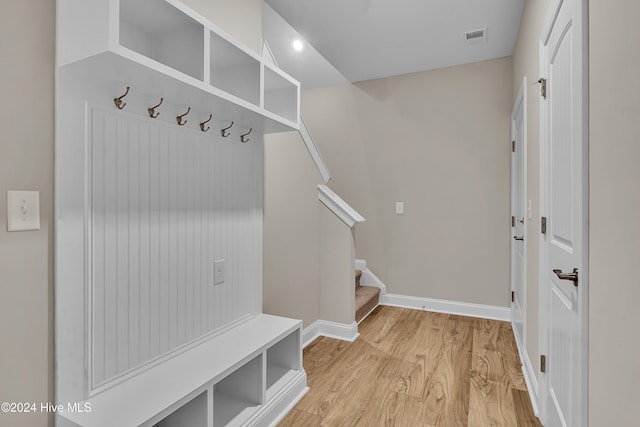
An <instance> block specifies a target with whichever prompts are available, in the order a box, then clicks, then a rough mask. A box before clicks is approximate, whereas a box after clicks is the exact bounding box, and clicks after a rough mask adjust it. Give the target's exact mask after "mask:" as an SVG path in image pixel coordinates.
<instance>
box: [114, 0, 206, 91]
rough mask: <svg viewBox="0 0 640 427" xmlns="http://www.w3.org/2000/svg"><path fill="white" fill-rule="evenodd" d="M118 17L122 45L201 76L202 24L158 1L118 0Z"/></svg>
mask: <svg viewBox="0 0 640 427" xmlns="http://www.w3.org/2000/svg"><path fill="white" fill-rule="evenodd" d="M119 18H120V21H119V24H120V25H119V26H120V33H119V35H120V45H121V46H124V47H127V48H129V49H131V50H133V51H136V52H138V53H139V54H141V55H144V56H146V57H148V58H151V59H153V60H155V61H158V62H160V63H161V64H165V65H167V66H169V67H171V68H173V69H176V70H178V71H181V72H183V73H185V74H188V75H190V76H191V77H194V78H196V79H198V80H202V79H203V77H204V56H203V54H202V53H203V49H204V25H202V24H201V23H199V22H198V21H196V20H194V19H192V18H190V17H189V16H187V15H186V14H185V13H183V12H181V11H180V10H178V9H176V8H175V7H173V6H172V5H170V4H169V3H165V2H164V1H158V0H121V1H120V15H119Z"/></svg>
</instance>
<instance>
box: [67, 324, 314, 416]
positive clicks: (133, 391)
mask: <svg viewBox="0 0 640 427" xmlns="http://www.w3.org/2000/svg"><path fill="white" fill-rule="evenodd" d="M301 328H302V322H301V321H299V320H293V319H287V318H283V317H277V316H270V315H267V314H260V315H257V316H255V317H254V318H253V319H251V320H249V321H247V322H245V323H243V324H241V325H239V326H237V327H235V328H233V329H231V330H229V331H228V332H225V333H223V334H221V335H218V336H216V337H214V338H212V339H211V340H209V341H206V342H204V343H202V344H200V345H198V346H197V347H195V348H193V349H191V350H188V351H186V352H184V353H181V354H179V355H177V356H176V357H174V358H172V359H169V360H168V361H166V362H164V363H162V364H160V365H157V366H155V367H153V368H151V369H148V370H146V371H144V372H141V373H140V374H139V375H136V376H135V377H133V378H130V379H129V380H127V381H125V382H123V383H120V384H118V385H116V386H114V387H112V388H110V389H108V390H105V391H103V392H101V393H100V394H98V395H96V396H94V397H92V398H90V399H88V400H87V401H86V402H87V403H89V404H90V405H91V412H84V413H63V414H58V421H59V422H60V425H63V426H66V425H70V426H73V425H78V426H84V427H103V426H104V427H112V426H152V425H158V426H165V425H175V424H173V423H175V422H178V420H180V419H195V420H198V419H200V417H201V414H202V413H203V411H204V409H203V408H205V402H206V401H207V397H208V394H209V393H212V397H213V399H212V400H213V410H212V412H213V416H211V415H210V414H209V415H207V419H209V420H210V419H211V418H213V422H207V424H206V425H209V426H210V425H213V426H214V427H217V426H227V425H228V426H234V425H243V424H244V423H247V424H250V425H253V424H257V425H260V424H261V423H260V422H258V420H259V419H261V417H264V418H265V419H268V415H265V414H267V413H268V412H269V411H270V410H271V409H272V408H271V407H273V405H275V404H276V403H277V400H278V399H277V396H278V395H282V394H283V393H284V394H289V395H292V396H294V397H297V396H299V395H301V394H302V393H304V392H305V390H306V374H305V372H304V370H303V369H302V364H301V363H300V362H298V363H297V365H295V366H294V367H292V368H289V369H287V370H286V373H285V374H284V375H282V374H278V375H277V377H278V380H277V381H275V382H273V381H272V382H271V384H270V387H269V390H268V392H267V390H266V384H264V381H263V369H264V365H265V363H264V358H265V357H267V358H268V357H269V354H280V353H281V352H282V351H283V350H285V349H286V348H287V349H288V348H292V347H293V346H294V344H296V343H297V346H296V348H294V350H293V354H292V355H290V356H287V357H286V359H287V360H289V361H290V362H293V361H294V360H295V359H298V360H299V361H301V348H302V347H301V342H300V336H301V335H300V333H301ZM274 349H275V350H274ZM276 360H277V359H276ZM283 363H284V362H283ZM269 372H271V375H273V374H274V373H276V371H273V370H270V369H269V364H267V375H266V376H267V377H269V376H270V374H269ZM194 412H195V414H194ZM207 414H208V412H207ZM273 415H274V416H275V415H277V414H273ZM163 423H164V424H163ZM195 425H197V423H196V424H194V426H195Z"/></svg>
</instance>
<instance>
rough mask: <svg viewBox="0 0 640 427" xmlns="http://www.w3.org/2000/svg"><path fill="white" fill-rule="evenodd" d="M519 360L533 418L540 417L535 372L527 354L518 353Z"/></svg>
mask: <svg viewBox="0 0 640 427" xmlns="http://www.w3.org/2000/svg"><path fill="white" fill-rule="evenodd" d="M518 351H519V352H520V360H521V361H522V375H523V376H524V382H525V384H527V391H529V398H530V399H531V406H532V407H533V413H534V414H535V416H536V417H537V416H539V415H540V410H539V408H540V407H539V406H538V379H537V377H536V373H535V372H536V371H535V370H534V369H533V364H532V363H531V359H529V354H527V351H526V350H524V352H523V351H520V348H518Z"/></svg>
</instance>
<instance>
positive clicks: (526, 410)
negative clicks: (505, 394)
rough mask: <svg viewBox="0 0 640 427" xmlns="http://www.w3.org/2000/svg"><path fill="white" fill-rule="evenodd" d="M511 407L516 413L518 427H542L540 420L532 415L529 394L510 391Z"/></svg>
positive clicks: (520, 391)
mask: <svg viewBox="0 0 640 427" xmlns="http://www.w3.org/2000/svg"><path fill="white" fill-rule="evenodd" d="M511 392H512V394H513V406H514V409H515V412H516V419H517V421H518V427H542V424H540V420H538V417H536V415H535V414H534V413H533V407H532V406H531V400H530V399H529V393H527V392H526V390H525V391H522V390H512V391H511Z"/></svg>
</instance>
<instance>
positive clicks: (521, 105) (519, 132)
mask: <svg viewBox="0 0 640 427" xmlns="http://www.w3.org/2000/svg"><path fill="white" fill-rule="evenodd" d="M526 82H527V80H526V77H525V78H524V80H523V82H522V85H521V86H520V91H519V92H518V96H517V98H516V102H515V105H514V107H513V111H512V113H511V138H512V150H511V292H512V294H511V320H512V322H513V330H514V333H515V336H516V340H518V344H519V347H520V348H522V349H524V348H526V347H525V339H526V338H525V328H524V319H525V310H526V308H525V307H526V305H525V299H526V291H525V286H526V284H525V277H526V260H527V257H526V253H525V251H526V245H525V242H526V240H525V235H526V223H527V218H526V215H527V214H526V212H527V210H526V198H527V197H526V161H525V156H526V151H527V147H526V127H525V118H526V113H525V109H526V84H527V83H526Z"/></svg>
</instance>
